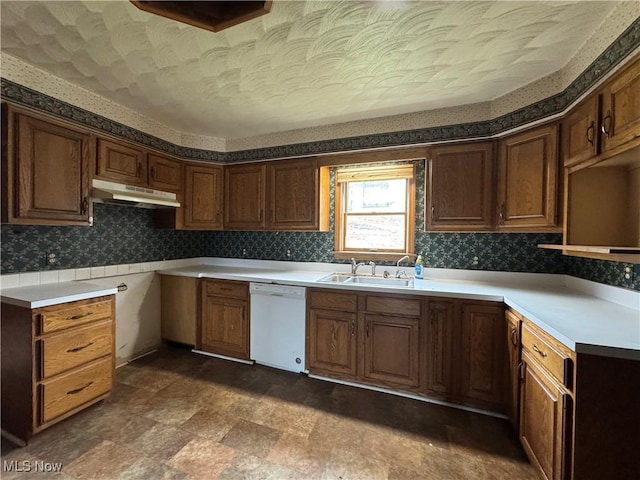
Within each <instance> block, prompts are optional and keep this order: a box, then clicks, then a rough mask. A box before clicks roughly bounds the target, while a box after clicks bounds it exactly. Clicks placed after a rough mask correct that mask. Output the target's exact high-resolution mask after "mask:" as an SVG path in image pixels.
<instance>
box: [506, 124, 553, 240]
mask: <svg viewBox="0 0 640 480" xmlns="http://www.w3.org/2000/svg"><path fill="white" fill-rule="evenodd" d="M557 139H558V127H557V125H556V124H554V125H548V126H545V127H540V128H535V129H533V130H530V131H526V132H523V133H518V134H516V135H511V136H509V137H507V138H505V139H504V140H501V142H500V161H499V164H498V228H500V229H513V228H531V227H534V228H535V227H553V226H556V225H557V223H558V222H557V218H558V216H557V212H558V143H557Z"/></svg>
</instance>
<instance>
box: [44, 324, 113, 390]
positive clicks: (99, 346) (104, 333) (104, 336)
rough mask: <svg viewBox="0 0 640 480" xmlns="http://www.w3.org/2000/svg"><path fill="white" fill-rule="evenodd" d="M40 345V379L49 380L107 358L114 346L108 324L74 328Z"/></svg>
mask: <svg viewBox="0 0 640 480" xmlns="http://www.w3.org/2000/svg"><path fill="white" fill-rule="evenodd" d="M39 343H40V358H41V362H42V368H41V371H40V372H41V378H48V377H51V376H53V375H56V374H58V373H61V372H64V371H65V370H70V369H72V368H75V367H77V366H79V365H82V364H83V363H87V362H90V361H91V360H95V359H97V358H100V357H103V356H105V355H109V354H110V353H111V351H112V346H113V333H112V325H111V322H103V323H100V324H98V325H88V326H86V327H81V328H74V329H73V330H70V331H68V332H65V333H61V334H59V335H52V336H49V337H46V338H43V339H42V340H39Z"/></svg>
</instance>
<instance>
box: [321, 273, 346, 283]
mask: <svg viewBox="0 0 640 480" xmlns="http://www.w3.org/2000/svg"><path fill="white" fill-rule="evenodd" d="M352 276H353V275H349V274H348V273H332V274H330V275H327V276H326V277H322V278H321V279H320V280H318V281H319V282H323V283H325V282H326V283H344V282H345V281H346V280H349V279H350V278H351V277H352Z"/></svg>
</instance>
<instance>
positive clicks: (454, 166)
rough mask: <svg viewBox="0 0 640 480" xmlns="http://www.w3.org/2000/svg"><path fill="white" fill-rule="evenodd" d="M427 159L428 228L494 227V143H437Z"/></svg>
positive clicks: (439, 229) (463, 228) (436, 229)
mask: <svg viewBox="0 0 640 480" xmlns="http://www.w3.org/2000/svg"><path fill="white" fill-rule="evenodd" d="M427 159H428V167H429V171H428V179H427V202H426V206H425V207H426V208H425V209H426V212H425V216H426V227H427V230H435V231H447V230H453V231H455V230H458V231H460V230H467V231H472V230H490V229H492V228H493V223H494V222H493V211H494V209H493V204H494V200H493V199H494V159H493V143H491V142H484V143H473V144H467V145H460V144H456V145H443V146H440V147H434V148H430V149H429V150H428V151H427Z"/></svg>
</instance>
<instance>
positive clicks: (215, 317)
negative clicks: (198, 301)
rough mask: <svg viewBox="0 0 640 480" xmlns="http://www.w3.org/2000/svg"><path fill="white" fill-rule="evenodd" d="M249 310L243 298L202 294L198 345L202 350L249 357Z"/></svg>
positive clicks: (244, 357) (237, 356)
mask: <svg viewBox="0 0 640 480" xmlns="http://www.w3.org/2000/svg"><path fill="white" fill-rule="evenodd" d="M203 293H204V292H203ZM248 310H249V308H248V302H247V301H246V300H238V299H232V298H225V297H218V296H213V295H206V294H203V305H202V322H201V329H200V348H201V349H202V350H204V351H205V352H211V353H218V354H220V355H227V356H230V357H236V358H243V359H248V358H249V311H248Z"/></svg>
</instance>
